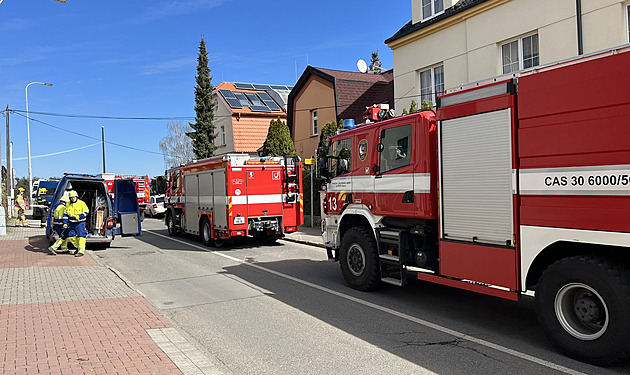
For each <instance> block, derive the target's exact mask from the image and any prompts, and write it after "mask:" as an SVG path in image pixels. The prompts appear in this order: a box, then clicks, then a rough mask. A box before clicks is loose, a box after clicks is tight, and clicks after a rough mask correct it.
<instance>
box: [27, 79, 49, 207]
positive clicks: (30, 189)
mask: <svg viewBox="0 0 630 375" xmlns="http://www.w3.org/2000/svg"><path fill="white" fill-rule="evenodd" d="M30 85H44V86H52V83H44V82H31V83H29V84H28V85H26V89H25V90H24V91H26V145H27V148H28V201H29V202H30V203H32V202H31V200H32V199H33V174H32V172H31V130H30V126H29V121H28V120H29V119H28V87H29V86H30Z"/></svg>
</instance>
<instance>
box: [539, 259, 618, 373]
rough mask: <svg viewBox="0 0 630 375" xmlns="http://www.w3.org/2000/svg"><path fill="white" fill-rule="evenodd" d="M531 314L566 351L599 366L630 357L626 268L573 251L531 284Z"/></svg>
mask: <svg viewBox="0 0 630 375" xmlns="http://www.w3.org/2000/svg"><path fill="white" fill-rule="evenodd" d="M535 305H536V313H537V315H538V319H539V321H540V323H541V325H542V326H543V328H544V329H545V331H546V332H547V335H548V336H549V337H550V339H551V340H552V341H553V342H554V343H555V344H556V345H557V346H558V347H559V348H560V349H561V350H562V351H563V352H565V353H566V354H567V355H568V356H570V357H573V358H575V359H578V360H580V361H583V362H588V363H591V364H594V365H598V366H607V365H612V364H615V363H620V362H623V361H625V360H627V359H628V358H630V340H628V337H630V319H628V317H629V316H630V272H629V271H628V269H627V268H626V267H623V266H621V265H619V264H617V263H614V262H612V261H610V260H607V259H603V258H600V257H594V256H575V257H570V258H565V259H561V260H559V261H557V262H556V263H554V264H552V265H551V266H549V268H547V269H546V270H545V272H543V274H542V276H541V277H540V280H539V283H538V286H537V288H536V300H535Z"/></svg>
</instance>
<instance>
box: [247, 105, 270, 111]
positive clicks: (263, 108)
mask: <svg viewBox="0 0 630 375" xmlns="http://www.w3.org/2000/svg"><path fill="white" fill-rule="evenodd" d="M249 109H251V110H252V112H271V110H270V109H269V107H267V106H261V105H250V106H249Z"/></svg>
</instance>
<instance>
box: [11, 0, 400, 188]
mask: <svg viewBox="0 0 630 375" xmlns="http://www.w3.org/2000/svg"><path fill="white" fill-rule="evenodd" d="M410 19H411V1H410V0H396V1H392V2H383V1H373V0H365V1H347V0H320V1H318V2H307V1H295V0H276V1H273V0H272V1H253V0H251V1H250V0H172V1H159V0H158V1H148V0H133V1H129V0H124V1H123V0H109V1H95V0H68V2H67V3H65V4H63V3H60V2H57V1H53V0H5V1H4V2H2V4H0V45H1V46H2V52H1V53H0V107H1V109H2V110H4V109H5V108H6V106H7V105H8V106H9V108H10V109H14V110H18V111H24V110H25V109H26V104H25V99H26V98H25V87H26V85H27V84H28V83H30V82H35V81H38V82H50V83H52V84H53V86H52V87H46V86H42V85H37V84H33V85H31V86H30V87H29V88H28V103H29V112H30V119H31V120H30V135H31V164H32V174H33V176H34V177H35V176H38V177H41V178H46V177H50V176H60V175H62V174H63V173H64V172H75V173H99V172H101V171H102V169H103V166H102V149H101V146H100V139H101V126H104V128H105V141H106V145H105V152H106V168H107V172H113V173H117V174H149V175H150V176H156V175H160V174H163V173H164V169H165V168H164V167H165V166H164V159H163V157H162V155H161V154H160V150H159V147H158V144H159V141H160V139H162V138H163V137H164V136H165V135H166V133H167V132H166V125H167V123H168V121H169V120H167V119H163V120H151V121H148V120H114V119H104V118H78V117H62V116H48V115H42V114H36V113H34V112H45V113H54V114H63V115H71V116H77V115H87V116H94V117H99V116H101V117H127V118H128V117H131V118H147V117H151V118H156V117H157V118H184V119H183V121H188V119H186V118H189V120H190V121H192V118H194V115H195V112H194V85H195V74H196V65H197V53H198V47H199V41H200V39H201V35H202V34H203V35H204V37H205V40H206V46H207V50H208V57H209V60H210V63H209V67H210V69H211V76H212V83H213V84H214V85H215V86H216V85H218V84H219V83H220V82H222V81H229V82H254V83H268V84H284V85H293V84H295V82H296V76H297V77H299V76H300V75H301V74H302V72H303V71H304V69H305V68H306V66H307V63H308V64H310V65H312V66H316V67H322V68H329V69H339V70H350V71H356V62H357V60H358V59H360V58H362V59H364V60H366V61H368V63H369V60H370V53H371V51H374V50H377V49H378V51H379V56H380V58H381V61H382V63H383V67H384V68H386V69H389V68H391V67H392V52H391V50H390V49H389V48H388V47H387V46H386V45H385V44H384V42H383V41H384V40H385V39H387V38H389V37H390V36H392V35H393V34H394V33H396V31H398V30H399V29H400V28H401V27H402V26H403V25H404V24H405V23H407V22H408V21H409V20H410ZM296 68H297V69H296ZM296 70H297V71H296ZM0 130H1V132H0V134H1V135H2V137H1V138H2V139H1V142H2V143H1V145H0V146H1V147H0V148H1V153H2V154H1V156H2V164H3V165H5V166H6V160H5V159H6V143H5V142H6V138H5V137H6V133H5V118H4V116H2V117H0ZM10 137H11V140H12V141H13V159H14V165H13V166H14V168H15V169H16V175H17V176H18V177H22V176H24V177H26V176H28V164H27V159H26V157H27V137H26V118H25V117H24V113H22V115H20V114H18V113H14V114H11V115H10ZM123 146H125V147H123ZM71 150H74V151H71Z"/></svg>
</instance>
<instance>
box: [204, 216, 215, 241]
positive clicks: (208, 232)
mask: <svg viewBox="0 0 630 375" xmlns="http://www.w3.org/2000/svg"><path fill="white" fill-rule="evenodd" d="M201 241H203V244H204V245H206V246H212V245H214V240H213V238H212V227H211V226H210V220H208V218H207V217H204V218H203V220H201Z"/></svg>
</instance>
